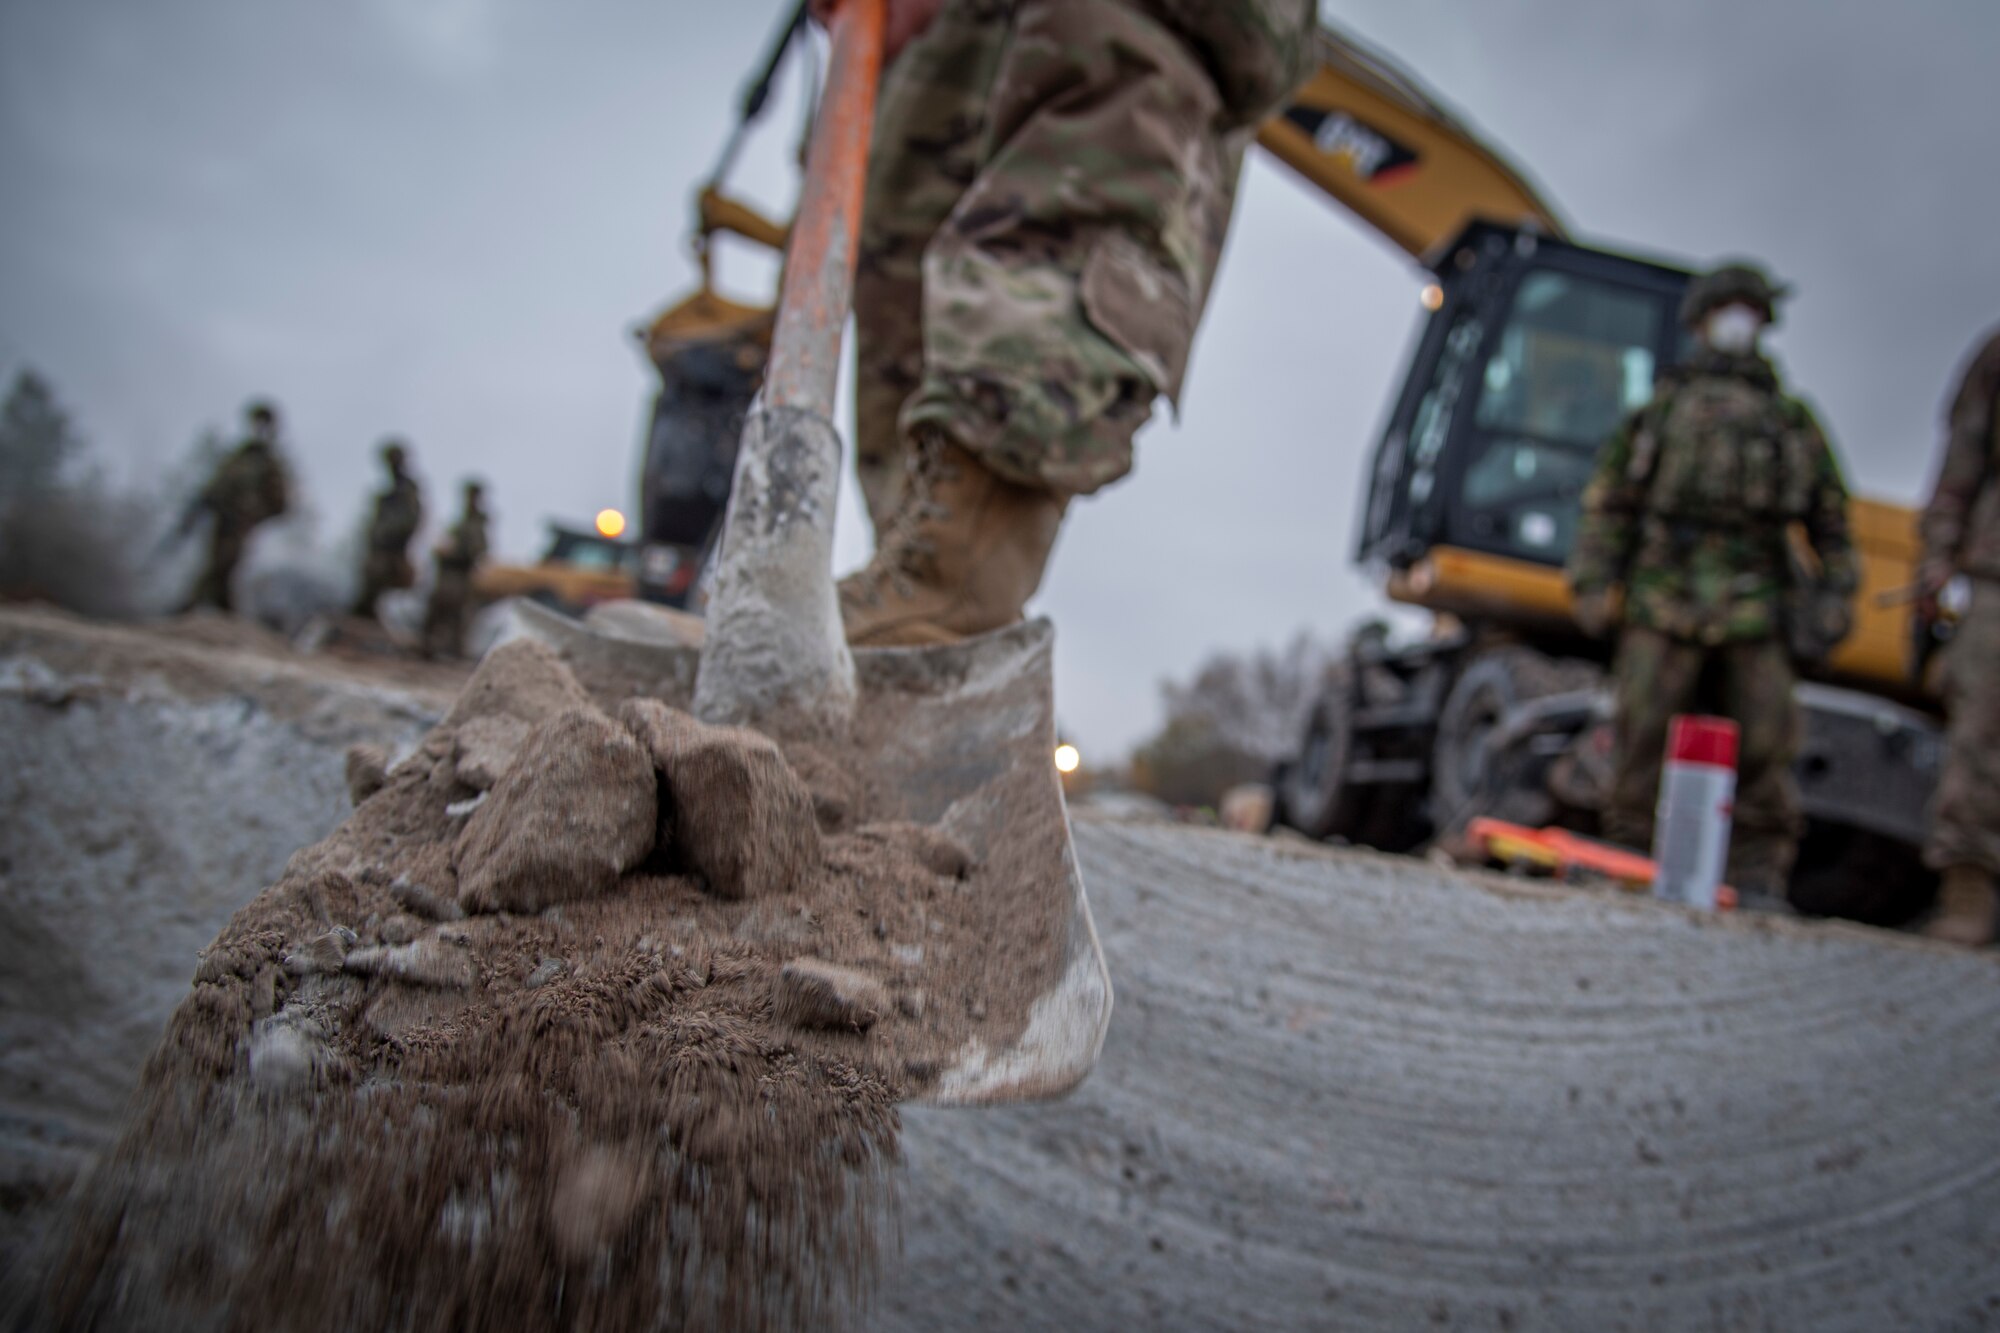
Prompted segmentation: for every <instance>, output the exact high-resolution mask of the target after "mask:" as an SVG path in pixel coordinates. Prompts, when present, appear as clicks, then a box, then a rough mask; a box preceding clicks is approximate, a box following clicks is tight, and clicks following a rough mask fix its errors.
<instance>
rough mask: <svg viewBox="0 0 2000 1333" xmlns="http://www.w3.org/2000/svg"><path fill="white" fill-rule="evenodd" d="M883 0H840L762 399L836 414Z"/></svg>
mask: <svg viewBox="0 0 2000 1333" xmlns="http://www.w3.org/2000/svg"><path fill="white" fill-rule="evenodd" d="M882 24H883V0H839V3H838V7H837V8H836V9H835V10H834V12H833V17H832V19H831V20H830V21H829V24H828V31H829V32H830V34H831V35H832V38H833V57H832V60H831V61H830V63H829V67H828V70H827V79H826V92H825V95H824V96H823V97H821V99H820V106H819V120H818V123H817V125H816V126H815V127H814V129H813V140H812V149H811V151H810V152H809V153H808V154H807V157H806V173H805V182H804V184H803V186H802V187H801V188H800V191H799V211H798V217H797V218H796V219H795V220H794V221H793V223H792V235H791V243H790V245H789V246H788V248H787V249H786V252H785V279H784V286H783V287H782V288H781V289H780V290H779V293H778V324H777V331H776V333H775V335H774V336H773V339H772V345H771V360H770V363H769V365H768V367H767V368H766V370H765V378H764V386H765V387H764V398H765V402H766V404H767V405H768V406H771V407H789V408H799V409H802V410H805V411H809V412H813V413H816V414H818V415H820V416H823V417H830V416H831V415H832V414H833V399H834V392H835V389H836V387H837V385H836V381H837V378H838V375H839V371H840V337H841V330H842V329H843V328H845V327H846V325H847V314H848V310H849V308H850V307H851V306H852V304H853V300H854V260H855V244H856V239H857V237H858V236H859V234H860V230H861V197H862V192H863V186H864V183H865V181H866V178H867V175H868V139H869V136H870V134H871V133H873V131H874V127H875V85H876V83H877V81H878V80H879V79H880V77H881V73H882Z"/></svg>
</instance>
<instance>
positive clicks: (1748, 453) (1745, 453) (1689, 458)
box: [1632, 375, 1813, 531]
mask: <svg viewBox="0 0 2000 1333" xmlns="http://www.w3.org/2000/svg"><path fill="white" fill-rule="evenodd" d="M1650 415H1651V417H1652V419H1651V420H1649V421H1647V422H1646V423H1645V424H1644V425H1643V426H1642V428H1641V434H1640V438H1639V440H1638V441H1637V442H1636V447H1635V448H1634V449H1633V453H1632V464H1633V467H1632V472H1633V477H1632V479H1633V480H1634V481H1635V482H1638V483H1639V484H1640V485H1642V486H1643V487H1644V488H1645V491H1646V504H1645V513H1646V515H1647V516H1648V517H1652V518H1658V519H1661V520H1664V521H1665V522H1667V523H1669V524H1683V523H1684V524H1690V525H1694V526H1698V527H1704V528H1732V529H1739V530H1747V529H1760V528H1768V529H1772V530H1774V531H1775V530H1776V529H1778V528H1780V527H1782V525H1783V524H1785V523H1789V522H1791V521H1793V520H1794V519H1800V518H1804V517H1805V516H1806V513H1807V511H1808V509H1809V507H1810V506H1811V503H1812V491H1811V487H1812V479H1813V458H1812V448H1813V441H1812V438H1811V435H1810V433H1809V432H1808V431H1807V430H1805V429H1804V428H1803V426H1802V423H1800V422H1799V421H1798V420H1796V419H1795V418H1794V416H1793V415H1792V413H1790V412H1789V411H1787V410H1786V406H1785V402H1784V399H1783V397H1782V396H1781V395H1779V394H1778V393H1776V392H1775V391H1773V390H1771V389H1767V388H1764V387H1763V386H1761V385H1758V384H1754V383H1751V382H1750V381H1748V380H1744V379H1741V378H1739V377H1737V376H1733V375H1702V376H1699V377H1697V378H1694V379H1691V380H1689V381H1688V382H1687V383H1686V384H1684V385H1682V386H1680V387H1679V388H1677V389H1676V390H1675V391H1674V392H1673V393H1672V394H1671V395H1670V396H1669V397H1667V399H1666V400H1665V401H1664V402H1662V403H1661V404H1659V405H1658V406H1657V407H1656V409H1655V410H1654V411H1653V413H1651V414H1650Z"/></svg>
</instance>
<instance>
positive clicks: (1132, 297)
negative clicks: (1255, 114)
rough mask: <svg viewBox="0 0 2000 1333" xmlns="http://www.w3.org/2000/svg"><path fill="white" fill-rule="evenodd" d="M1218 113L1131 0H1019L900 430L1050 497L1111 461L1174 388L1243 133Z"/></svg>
mask: <svg viewBox="0 0 2000 1333" xmlns="http://www.w3.org/2000/svg"><path fill="white" fill-rule="evenodd" d="M1286 58H1288V55H1287V53H1282V52H1274V54H1273V59H1274V60H1278V59H1286ZM1219 110H1220V101H1219V97H1218V94H1217V92H1216V89H1215V85H1214V83H1213V82H1212V81H1211V78H1210V75H1209V73H1208V71H1207V69H1206V67H1205V66H1204V65H1203V64H1202V62H1201V61H1200V60H1199V59H1198V58H1197V56H1196V55H1195V53H1194V52H1192V51H1191V50H1190V49H1189V48H1188V47H1187V46H1186V45H1185V44H1184V43H1183V42H1182V41H1181V39H1180V38H1178V37H1177V36H1175V35H1174V34H1173V33H1172V32H1171V31H1169V30H1168V29H1167V28H1165V27H1164V26H1162V25H1160V24H1159V23H1157V22H1156V21H1154V20H1153V19H1151V18H1149V17H1148V16H1146V15H1145V14H1143V13H1141V12H1140V11H1139V10H1138V9H1137V8H1136V7H1133V6H1129V5H1126V4H1122V3H1118V2H1117V0H1021V3H1020V5H1019V7H1018V10H1017V12H1016V16H1015V20H1014V26H1013V38H1012V41H1011V42H1010V43H1009V45H1008V47H1007V50H1006V53H1005V60H1004V64H1003V66H1002V68H1001V70H1000V73H999V76H998V78H997V80H996V82H995V84H994V88H993V96H992V99H991V102H990V105H989V107H988V116H987V124H986V133H987V152H986V154H985V156H984V158H983V161H982V164H981V166H980V170H979V174H978V177H977V178H976V179H975V180H974V181H973V182H972V183H971V185H970V187H969V188H968V189H967V190H966V192H965V194H964V196H963V198H961V199H960V200H959V202H958V204H957V206H956V207H955V208H954V209H953V210H952V213H951V216H950V217H949V219H948V220H947V221H946V222H945V223H944V225H943V226H942V227H941V228H940V229H939V230H938V232H937V234H936V236H935V237H933V238H932V241H931V244H930V247H929V249H928V250H927V252H926V253H925V256H924V265H923V303H924V319H923V334H924V343H923V374H922V378H921V381H920V383H919V385H918V387H917V389H916V392H915V394H914V395H913V396H912V397H911V398H910V400H909V401H908V403H907V404H906V405H905V407H904V409H903V416H902V424H903V427H904V431H905V434H906V436H914V435H916V434H918V433H920V432H922V431H924V430H925V429H930V430H934V431H936V432H937V433H938V434H939V435H940V436H941V437H942V438H944V439H947V440H949V441H950V442H951V443H953V444H955V445H957V446H959V447H961V448H963V449H965V450H967V451H969V452H970V453H971V454H972V455H973V456H974V457H975V458H977V460H978V461H979V462H980V463H981V464H982V465H983V466H985V467H986V468H988V469H990V470H991V471H992V472H994V473H995V474H997V475H998V476H1000V477H1002V478H1005V479H1006V480H1007V481H1009V482H1013V483H1015V484H1018V485H1022V486H1030V487H1036V488H1040V489H1043V490H1047V491H1050V492H1054V493H1056V494H1059V495H1063V496H1071V495H1080V494H1086V493H1088V492H1091V491H1094V490H1096V489H1098V488H1099V487H1101V486H1104V485H1106V484H1107V483H1109V482H1112V481H1115V480H1117V479H1118V478H1119V477H1122V476H1123V475H1125V473H1126V472H1127V471H1129V470H1130V469H1131V466H1132V436H1133V433H1134V432H1135V431H1137V430H1138V428H1139V427H1140V426H1141V425H1142V424H1144V422H1145V421H1146V419H1147V418H1148V417H1149V416H1150V415H1151V412H1152V403H1153V399H1154V398H1155V397H1157V396H1159V395H1161V394H1165V395H1167V397H1168V398H1169V399H1174V398H1177V396H1178V395H1179V392H1180V387H1181V380H1182V376H1183V374H1184V372H1185V370H1186V366H1187V358H1188V351H1189V347H1190V344H1191V343H1192V341H1193V338H1194V330H1195V322H1196V319H1197V318H1198V316H1199V314H1200V311H1201V308H1202V305H1203V303H1204V301H1205V300H1206V298H1207V294H1208V288H1209V283H1210V280H1211V278H1212V276H1213V271H1214V265H1215V261H1216V259H1217V257H1218V256H1219V254H1220V252H1221V247H1222V239H1223V235H1224V233H1225V231H1226V229H1227V226H1228V220H1229V212H1230V207H1231V203H1232V196H1233V193H1234V188H1235V181H1236V174H1237V168H1238V166H1239V164H1240V162H1241V157H1242V149H1243V147H1244V143H1245V140H1244V138H1243V137H1242V136H1240V135H1236V136H1226V137H1225V136H1223V135H1221V134H1219V133H1218V132H1217V131H1216V128H1215V124H1216V118H1217V115H1218V112H1219Z"/></svg>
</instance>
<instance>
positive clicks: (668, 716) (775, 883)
mask: <svg viewBox="0 0 2000 1333" xmlns="http://www.w3.org/2000/svg"><path fill="white" fill-rule="evenodd" d="M617 718H618V720H619V721H620V722H621V723H623V724H624V725H625V726H626V727H627V728H628V729H629V730H630V731H631V733H632V735H633V736H635V737H637V738H638V741H639V744H641V745H642V746H644V747H645V749H646V751H647V753H648V754H650V755H651V756H652V761H653V766H654V768H655V769H657V770H658V772H659V782H660V802H659V810H660V841H661V843H662V845H667V844H671V846H672V849H673V853H674V855H675V856H676V857H677V858H679V859H680V860H681V861H683V862H684V863H685V864H686V865H687V866H688V867H689V868H690V869H692V870H694V871H695V872H696V873H698V874H700V875H701V876H702V877H703V878H704V879H706V880H707V881H708V887H709V890H710V891H711V892H712V893H714V894H715V895H716V896H717V897H719V898H729V899H739V898H751V897H764V896H775V895H779V894H786V893H790V892H792V891H793V890H795V889H797V888H800V887H801V886H803V885H804V884H805V882H806V881H807V879H808V878H809V877H810V876H811V875H812V873H813V872H814V870H815V868H816V867H817V866H818V865H819V861H820V837H819V822H818V818H817V816H816V815H815V813H814V810H813V798H812V793H810V792H809V791H807V790H806V788H805V784H804V783H802V782H800V781H799V778H798V775H797V774H796V773H794V772H793V771H792V768H791V765H789V764H787V763H786V762H785V756H784V755H783V753H782V752H780V751H779V749H778V746H777V744H776V743H775V742H773V741H772V740H771V739H770V738H769V737H767V736H763V735H760V734H758V733H757V732H754V731H748V730H745V729H744V728H741V727H714V726H709V725H707V724H706V723H702V722H698V721H696V720H695V719H694V718H692V717H690V716H688V715H687V714H686V713H682V712H677V711H676V710H674V709H672V708H669V707H667V706H666V705H665V704H662V703H659V702H658V701H656V700H652V699H628V700H627V701H626V702H624V703H623V704H620V705H619V707H618V711H617Z"/></svg>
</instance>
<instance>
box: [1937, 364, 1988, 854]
mask: <svg viewBox="0 0 2000 1333" xmlns="http://www.w3.org/2000/svg"><path fill="white" fill-rule="evenodd" d="M1948 431H1949V433H1948V436H1947V440H1946V445H1945V455H1944V462H1943V465H1942V466H1941V467H1940V468H1939V470H1938V479H1937V486H1936V488H1935V489H1934V490H1933V491H1932V493H1931V501H1930V504H1929V505H1927V506H1926V507H1925V509H1924V513H1923V518H1922V520H1921V523H1920V528H1921V532H1922V535H1923V544H1924V563H1925V565H1926V566H1927V567H1929V568H1932V569H1935V570H1937V571H1938V575H1939V577H1940V578H1941V577H1942V576H1943V575H1944V574H1946V573H1958V574H1964V575H1965V576H1966V577H1967V578H1968V579H1969V581H1970V582H1971V584H1972V600H1971V604H1970V605H1969V606H1968V607H1967V608H1966V612H1965V617H1964V619H1962V620H1960V621H1959V623H1958V626H1957V629H1956V631H1955V633H1954V634H1953V636H1952V641H1951V647H1950V648H1949V649H1948V650H1947V651H1946V655H1945V703H1946V707H1947V712H1948V714H1949V717H1950V734H1949V740H1948V743H1947V746H1946V751H1945V762H1944V772H1943V774H1942V776H1941V777H1940V778H1939V780H1938V788H1937V794H1936V796H1935V797H1934V799H1933V803H1932V807H1931V835H1930V841H1929V843H1928V845H1927V846H1926V847H1925V848H1924V860H1925V861H1926V862H1927V863H1928V864H1930V865H1931V866H1933V867H1935V868H1936V869H1939V870H1944V869H1948V868H1950V867H1952V866H1976V867H1978V868H1979V869H1982V870H1985V871H1987V872H1988V873H1989V874H1990V873H1994V872H2000V677H1996V676H1995V674H1994V667H1993V664H1994V662H1996V661H2000V331H1995V332H1994V333H1993V334H1992V335H1991V336H1990V337H1989V338H1988V340H1987V342H1986V344H1985V345H1984V346H1983V347H1982V348H1981V349H1980V350H1979V352H1978V354H1977V355H1975V356H1974V357H1973V359H1972V364H1971V365H1970V366H1968V367H1967V368H1966V372H1965V377H1964V379H1963V381H1962V382H1961V383H1960V385H1959V389H1958V393H1957V395H1956V396H1955V397H1954V399H1953V400H1952V404H1951V415H1950V420H1949V427H1948Z"/></svg>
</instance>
